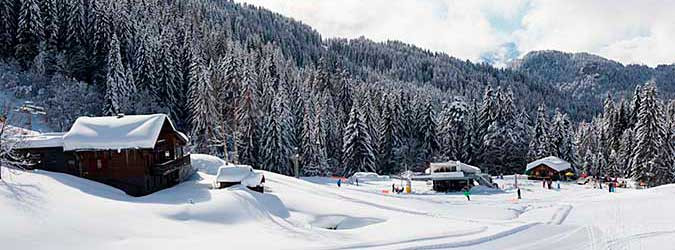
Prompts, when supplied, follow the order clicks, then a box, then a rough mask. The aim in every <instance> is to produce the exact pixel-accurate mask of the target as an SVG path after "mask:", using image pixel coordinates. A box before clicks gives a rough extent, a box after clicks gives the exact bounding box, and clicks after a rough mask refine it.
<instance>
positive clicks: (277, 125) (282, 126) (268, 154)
mask: <svg viewBox="0 0 675 250" xmlns="http://www.w3.org/2000/svg"><path fill="white" fill-rule="evenodd" d="M286 98H287V97H286V96H284V95H283V92H281V93H278V94H277V95H275V98H274V101H273V103H272V106H273V107H271V112H272V113H271V114H270V115H268V116H267V117H266V123H265V125H264V126H263V134H262V139H263V142H262V145H261V146H262V147H261V149H262V152H261V154H260V157H261V159H262V166H261V168H262V169H265V170H268V171H272V172H276V173H280V174H285V175H293V174H294V173H293V167H292V166H291V164H290V163H291V161H290V156H291V152H292V149H291V142H290V134H289V132H290V130H289V129H288V109H287V107H286V104H285V103H284V101H283V100H285V99H286Z"/></svg>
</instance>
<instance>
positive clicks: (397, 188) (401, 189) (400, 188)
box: [391, 184, 404, 194]
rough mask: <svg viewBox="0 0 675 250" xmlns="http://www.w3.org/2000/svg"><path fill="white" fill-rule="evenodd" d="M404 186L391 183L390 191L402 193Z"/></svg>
mask: <svg viewBox="0 0 675 250" xmlns="http://www.w3.org/2000/svg"><path fill="white" fill-rule="evenodd" d="M403 190H404V188H403V187H397V186H396V184H391V192H392V193H397V194H400V193H403Z"/></svg>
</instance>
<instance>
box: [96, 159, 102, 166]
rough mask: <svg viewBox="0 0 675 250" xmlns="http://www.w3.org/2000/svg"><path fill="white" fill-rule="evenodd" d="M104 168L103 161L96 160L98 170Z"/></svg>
mask: <svg viewBox="0 0 675 250" xmlns="http://www.w3.org/2000/svg"><path fill="white" fill-rule="evenodd" d="M101 167H103V164H102V163H101V159H98V160H96V168H101Z"/></svg>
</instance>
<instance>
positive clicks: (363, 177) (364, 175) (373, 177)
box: [347, 172, 389, 183]
mask: <svg viewBox="0 0 675 250" xmlns="http://www.w3.org/2000/svg"><path fill="white" fill-rule="evenodd" d="M356 179H358V180H359V182H361V183H365V182H369V181H389V176H385V175H378V174H377V173H373V172H356V173H354V174H353V175H352V176H350V177H349V179H347V181H348V182H349V183H355V182H356Z"/></svg>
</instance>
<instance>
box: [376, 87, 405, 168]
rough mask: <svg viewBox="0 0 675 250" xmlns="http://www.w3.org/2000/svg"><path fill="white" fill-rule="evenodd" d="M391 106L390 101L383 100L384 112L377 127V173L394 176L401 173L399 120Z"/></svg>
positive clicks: (388, 99)
mask: <svg viewBox="0 0 675 250" xmlns="http://www.w3.org/2000/svg"><path fill="white" fill-rule="evenodd" d="M392 106H393V105H392V104H391V99H390V98H387V99H385V104H384V112H383V113H382V119H380V125H379V131H378V134H379V137H380V138H379V140H378V141H379V146H378V148H379V150H378V153H379V157H378V168H377V170H378V172H379V173H380V174H395V173H398V172H400V171H401V166H400V160H401V153H400V144H401V138H400V131H399V128H400V127H401V125H400V118H399V117H398V115H399V114H397V113H396V110H395V108H394V107H392Z"/></svg>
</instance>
